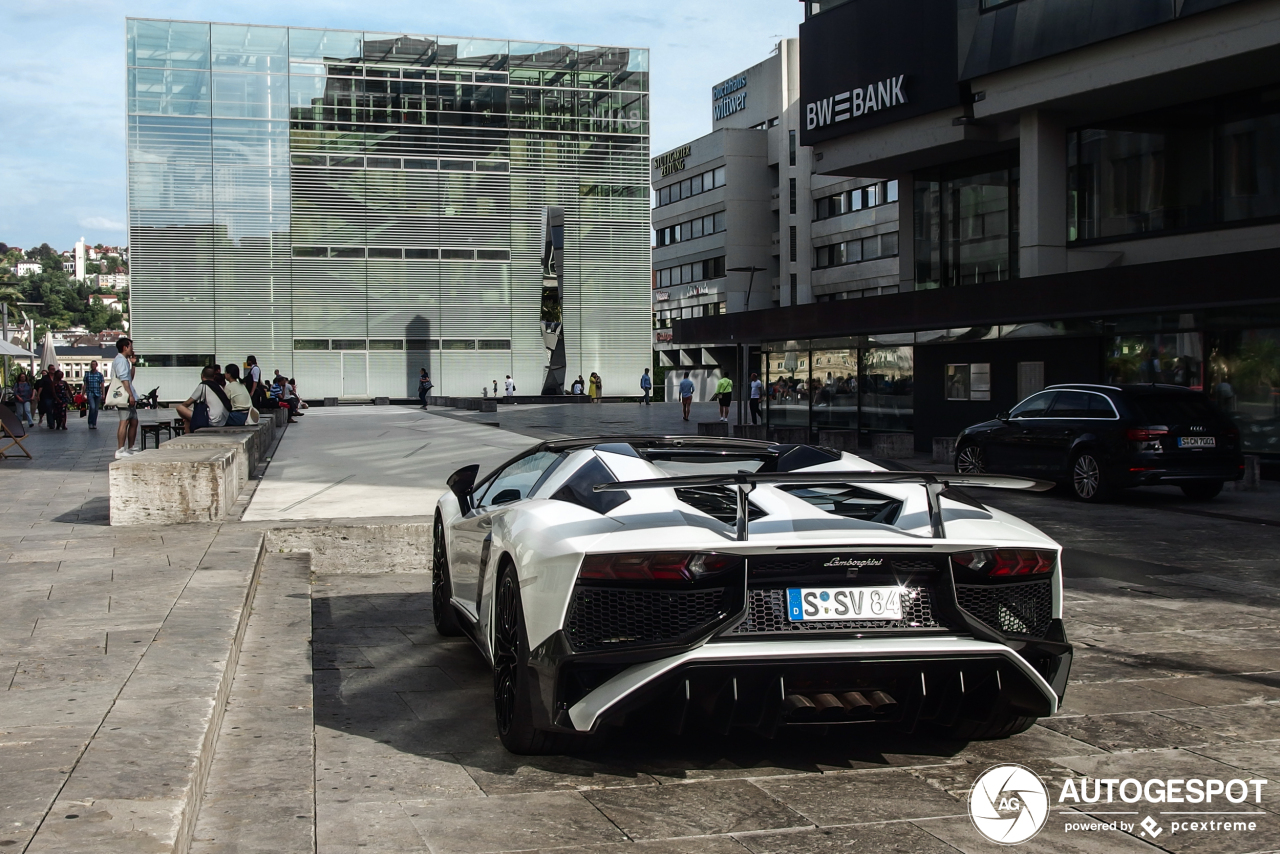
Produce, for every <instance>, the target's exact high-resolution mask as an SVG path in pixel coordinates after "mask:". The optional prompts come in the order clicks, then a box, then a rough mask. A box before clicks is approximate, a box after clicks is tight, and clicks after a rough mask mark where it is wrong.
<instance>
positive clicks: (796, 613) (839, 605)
mask: <svg viewBox="0 0 1280 854" xmlns="http://www.w3.org/2000/svg"><path fill="white" fill-rule="evenodd" d="M787 616H788V618H790V620H791V622H793V623H805V622H809V621H818V620H901V619H902V588H901V587H790V588H788V589H787Z"/></svg>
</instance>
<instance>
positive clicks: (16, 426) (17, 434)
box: [0, 404, 33, 460]
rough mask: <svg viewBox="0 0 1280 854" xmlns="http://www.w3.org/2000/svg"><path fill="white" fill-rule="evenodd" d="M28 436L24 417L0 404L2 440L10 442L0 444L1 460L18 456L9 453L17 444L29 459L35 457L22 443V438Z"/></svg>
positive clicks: (0, 435) (0, 434)
mask: <svg viewBox="0 0 1280 854" xmlns="http://www.w3.org/2000/svg"><path fill="white" fill-rule="evenodd" d="M26 437H27V428H25V427H23V426H22V419H20V418H18V416H17V413H15V412H14V411H13V410H12V409H10V408H9V407H7V406H5V405H4V404H0V442H7V443H8V444H5V445H2V446H0V460H7V459H9V457H16V456H18V455H17V454H14V453H9V449H10V448H13V447H15V446H16V447H17V448H18V450H19V451H22V453H23V455H24V456H26V458H27V459H29V460H30V459H33V457H32V456H31V452H30V451H28V450H27V449H26V448H24V447H23V445H22V440H23V439H25V438H26Z"/></svg>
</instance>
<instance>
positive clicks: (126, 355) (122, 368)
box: [111, 337, 253, 460]
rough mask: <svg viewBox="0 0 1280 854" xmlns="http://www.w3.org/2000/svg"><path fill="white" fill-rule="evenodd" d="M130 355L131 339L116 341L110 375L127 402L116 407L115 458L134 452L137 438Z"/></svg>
mask: <svg viewBox="0 0 1280 854" xmlns="http://www.w3.org/2000/svg"><path fill="white" fill-rule="evenodd" d="M132 357H133V341H131V340H129V339H128V338H124V337H122V338H120V339H119V340H118V341H116V357H115V359H113V360H112V361H111V377H112V379H114V380H115V381H117V382H119V383H120V384H121V385H123V386H124V390H125V393H126V394H127V395H128V403H127V404H126V405H124V406H120V407H117V409H118V410H119V412H120V426H119V427H117V428H116V459H117V460H119V459H123V458H124V457H127V456H129V455H130V454H132V453H134V450H133V443H134V442H135V441H137V438H138V392H137V389H135V388H134V387H133V358H132ZM250 358H253V357H252V356H250Z"/></svg>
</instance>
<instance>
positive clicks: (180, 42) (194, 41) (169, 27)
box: [126, 20, 209, 69]
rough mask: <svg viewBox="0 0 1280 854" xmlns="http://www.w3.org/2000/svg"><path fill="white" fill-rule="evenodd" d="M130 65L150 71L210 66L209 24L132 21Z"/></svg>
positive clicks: (130, 26) (128, 40)
mask: <svg viewBox="0 0 1280 854" xmlns="http://www.w3.org/2000/svg"><path fill="white" fill-rule="evenodd" d="M126 42H127V46H126V50H127V53H128V63H129V65H139V66H145V67H147V68H204V69H207V68H208V67H209V25H208V24H186V23H180V22H177V21H136V20H130V21H129V24H128V30H127V35H126Z"/></svg>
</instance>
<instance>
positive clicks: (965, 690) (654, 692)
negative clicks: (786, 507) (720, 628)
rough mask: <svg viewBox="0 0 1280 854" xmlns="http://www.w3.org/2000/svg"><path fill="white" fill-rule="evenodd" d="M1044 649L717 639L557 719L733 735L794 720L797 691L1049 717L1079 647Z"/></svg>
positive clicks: (919, 641) (587, 726) (630, 671)
mask: <svg viewBox="0 0 1280 854" xmlns="http://www.w3.org/2000/svg"><path fill="white" fill-rule="evenodd" d="M1043 646H1044V649H1043V650H1039V652H1040V653H1041V654H1040V655H1039V657H1038V658H1037V656H1036V655H1028V648H1027V647H1026V646H1024V648H1023V649H1022V650H1021V653H1020V652H1019V651H1015V650H1014V649H1012V648H1010V646H1007V645H1005V644H1001V643H995V642H991V641H983V640H977V639H974V638H967V637H954V636H930V637H893V638H858V639H848V638H845V639H829V640H808V639H806V640H795V639H786V640H781V641H735V642H717V643H707V644H703V645H702V646H699V647H697V648H695V649H691V650H688V651H686V652H683V653H680V654H678V655H673V656H671V657H669V658H664V659H661V660H658V661H649V662H644V663H640V664H635V665H633V666H631V667H629V668H627V669H626V670H624V671H622V672H620V673H618V674H617V675H615V676H614V677H612V678H611V679H609V680H608V681H606V682H605V683H604V684H602V685H600V686H599V687H597V688H596V689H594V690H593V691H591V692H590V693H589V694H587V695H586V696H585V697H583V698H582V699H580V700H579V701H578V702H576V703H575V704H574V705H572V706H571V707H570V708H568V709H567V710H563V711H562V712H561V713H560V714H558V715H557V716H556V720H555V724H556V726H557V728H562V729H570V730H576V731H578V732H590V731H594V730H595V729H597V728H598V727H599V726H600V725H601V724H602V723H604V722H608V721H612V720H616V719H620V718H623V717H625V716H626V715H627V714H628V713H629V712H633V711H639V710H644V712H645V717H646V718H650V719H653V718H655V717H656V718H666V719H668V720H669V721H670V722H671V723H673V724H674V725H675V727H676V728H677V729H679V728H681V727H682V725H683V723H684V722H685V721H686V720H687V719H688V718H689V717H690V716H691V715H692V716H701V717H702V718H704V719H709V722H710V723H712V724H713V725H715V726H717V727H719V728H722V729H724V730H725V731H727V730H728V729H729V728H731V727H734V726H745V727H748V728H752V729H757V730H761V731H766V732H771V731H772V730H773V729H774V728H776V727H777V726H779V725H785V724H787V723H788V720H787V718H786V714H785V711H784V710H783V708H782V705H783V701H784V699H785V697H786V696H787V694H788V693H790V692H793V691H797V692H804V691H821V692H837V693H838V692H842V691H886V690H887V691H888V692H889V693H894V692H896V694H895V696H894V699H895V701H896V702H897V703H898V704H900V706H901V710H900V712H899V713H898V714H900V716H901V717H900V718H899V719H900V720H902V721H904V722H906V723H908V724H910V723H912V722H914V721H915V720H918V719H921V718H923V719H943V720H945V719H947V718H949V717H953V716H955V715H957V714H966V715H967V716H970V717H973V716H977V717H982V716H984V715H986V714H988V713H990V712H991V711H992V710H994V709H996V708H999V707H1005V708H1012V709H1014V710H1016V711H1017V712H1018V713H1019V714H1024V715H1028V716H1036V717H1044V716H1048V715H1051V714H1053V713H1054V712H1055V711H1057V709H1058V704H1059V702H1060V697H1061V694H1062V691H1063V690H1064V687H1065V684H1066V679H1067V673H1068V671H1069V670H1070V663H1071V648H1070V647H1069V646H1068V645H1066V644H1065V643H1057V644H1055V643H1046V644H1044V645H1043ZM1031 661H1038V662H1039V669H1038V668H1037V666H1033V665H1032V663H1031ZM1042 671H1043V672H1042Z"/></svg>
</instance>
